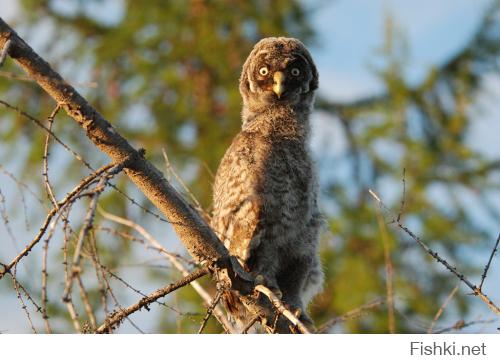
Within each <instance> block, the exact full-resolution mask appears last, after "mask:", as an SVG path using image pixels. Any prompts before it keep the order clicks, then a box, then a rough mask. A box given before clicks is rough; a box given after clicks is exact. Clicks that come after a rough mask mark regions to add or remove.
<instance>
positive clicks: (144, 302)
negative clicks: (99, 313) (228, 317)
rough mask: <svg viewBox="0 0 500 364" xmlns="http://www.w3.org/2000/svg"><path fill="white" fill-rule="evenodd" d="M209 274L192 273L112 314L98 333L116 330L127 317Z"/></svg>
mask: <svg viewBox="0 0 500 364" xmlns="http://www.w3.org/2000/svg"><path fill="white" fill-rule="evenodd" d="M208 272H209V270H208V268H200V269H198V270H196V271H194V272H193V273H190V274H189V275H187V276H186V277H184V278H182V279H181V280H179V281H177V282H175V283H172V284H169V285H168V286H166V287H163V288H160V289H158V290H156V291H155V292H153V293H151V294H150V295H149V296H147V297H143V298H142V299H141V300H140V301H139V302H137V303H135V304H133V305H131V306H129V307H127V308H126V309H123V310H119V311H114V312H112V313H111V315H109V316H108V317H106V319H105V320H104V323H103V324H102V325H101V326H99V328H98V329H97V330H96V333H98V334H103V333H106V332H108V331H109V330H110V329H112V328H114V327H115V326H116V325H118V324H119V323H120V322H121V321H123V319H124V318H125V317H128V316H130V315H131V314H133V313H134V312H136V311H138V310H140V309H141V308H147V307H148V306H149V305H150V304H151V303H153V302H155V301H156V300H158V299H159V298H162V297H165V296H166V295H167V294H169V293H171V292H173V291H175V290H177V289H179V288H181V287H184V286H186V285H188V284H189V283H191V282H192V281H194V280H196V279H198V278H200V277H203V276H204V275H206V274H207V273H208Z"/></svg>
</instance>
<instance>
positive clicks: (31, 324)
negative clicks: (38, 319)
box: [11, 269, 38, 334]
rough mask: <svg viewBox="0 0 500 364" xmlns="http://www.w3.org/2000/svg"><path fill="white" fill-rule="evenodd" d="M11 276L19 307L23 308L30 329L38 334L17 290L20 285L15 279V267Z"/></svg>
mask: <svg viewBox="0 0 500 364" xmlns="http://www.w3.org/2000/svg"><path fill="white" fill-rule="evenodd" d="M11 277H12V283H13V284H14V289H15V290H16V294H17V298H18V299H19V301H20V302H21V308H22V309H23V311H24V313H25V314H26V318H27V319H28V322H29V323H30V326H31V330H33V332H34V333H35V334H38V331H37V330H36V328H35V325H33V321H32V320H31V315H30V313H29V311H28V307H27V306H26V303H24V299H23V296H22V295H21V292H20V291H19V287H20V285H19V282H18V281H17V279H16V273H15V269H14V274H11Z"/></svg>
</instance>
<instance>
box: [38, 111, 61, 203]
mask: <svg viewBox="0 0 500 364" xmlns="http://www.w3.org/2000/svg"><path fill="white" fill-rule="evenodd" d="M60 108H61V107H60V106H59V104H57V105H56V107H55V108H54V111H52V113H51V114H50V116H49V117H48V118H47V123H48V125H47V129H48V130H49V131H51V132H52V124H53V123H54V118H55V117H56V114H57V113H58V111H59V109H60ZM49 142H50V133H47V136H46V137H45V145H44V147H43V172H42V175H43V180H44V185H45V191H46V192H47V196H48V197H49V200H50V202H52V206H54V207H57V199H56V197H55V195H54V191H53V189H52V186H51V185H50V181H49V160H48V157H49Z"/></svg>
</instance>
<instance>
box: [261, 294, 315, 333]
mask: <svg viewBox="0 0 500 364" xmlns="http://www.w3.org/2000/svg"><path fill="white" fill-rule="evenodd" d="M255 290H256V291H257V292H260V293H262V294H264V296H266V297H267V298H269V301H271V303H272V304H273V306H274V307H275V308H276V310H277V311H278V312H279V313H280V314H281V315H283V316H285V317H286V318H287V319H288V320H289V321H290V322H291V323H292V324H293V325H294V326H295V327H297V329H298V330H299V331H300V332H301V333H302V334H310V331H309V330H308V329H307V327H306V326H305V325H304V324H303V323H302V322H301V321H300V320H299V319H298V318H297V317H296V316H295V315H294V314H293V313H292V312H291V311H290V310H288V309H287V308H286V307H285V305H283V302H281V300H280V299H279V298H278V297H277V296H276V295H275V294H274V293H273V292H272V291H271V290H270V289H269V288H267V287H265V286H263V285H261V284H259V285H257V286H255Z"/></svg>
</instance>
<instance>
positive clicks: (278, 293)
mask: <svg viewBox="0 0 500 364" xmlns="http://www.w3.org/2000/svg"><path fill="white" fill-rule="evenodd" d="M271 291H273V293H274V295H275V296H276V297H278V298H279V299H280V300H281V299H282V298H283V293H282V292H281V290H280V289H279V288H273V289H271Z"/></svg>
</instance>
